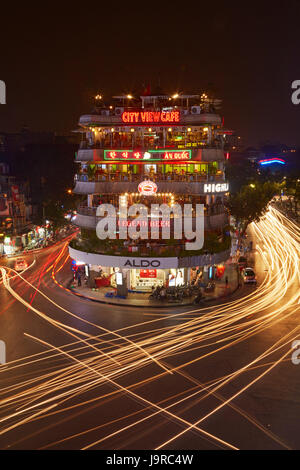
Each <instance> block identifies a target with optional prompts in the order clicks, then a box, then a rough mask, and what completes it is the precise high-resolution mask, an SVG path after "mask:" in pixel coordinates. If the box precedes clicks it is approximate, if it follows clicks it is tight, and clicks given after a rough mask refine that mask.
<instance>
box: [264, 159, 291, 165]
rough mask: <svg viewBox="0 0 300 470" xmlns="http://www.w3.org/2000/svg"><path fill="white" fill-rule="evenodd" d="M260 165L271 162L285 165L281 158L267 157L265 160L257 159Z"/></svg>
mask: <svg viewBox="0 0 300 470" xmlns="http://www.w3.org/2000/svg"><path fill="white" fill-rule="evenodd" d="M258 163H259V164H260V165H271V164H272V163H280V164H281V165H285V161H284V160H283V159H282V158H267V159H266V160H259V162H258Z"/></svg>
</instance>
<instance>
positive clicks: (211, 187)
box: [204, 183, 229, 193]
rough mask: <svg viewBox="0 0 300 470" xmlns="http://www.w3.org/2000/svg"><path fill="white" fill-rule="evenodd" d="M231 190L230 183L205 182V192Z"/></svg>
mask: <svg viewBox="0 0 300 470" xmlns="http://www.w3.org/2000/svg"><path fill="white" fill-rule="evenodd" d="M228 190H229V184H228V183H205V184H204V192H205V193H226V192H227V191H228Z"/></svg>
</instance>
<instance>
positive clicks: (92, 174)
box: [87, 164, 96, 181]
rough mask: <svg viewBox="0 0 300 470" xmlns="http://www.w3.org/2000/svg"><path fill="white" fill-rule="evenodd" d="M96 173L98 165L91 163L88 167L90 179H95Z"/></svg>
mask: <svg viewBox="0 0 300 470" xmlns="http://www.w3.org/2000/svg"><path fill="white" fill-rule="evenodd" d="M95 173H96V165H94V164H91V165H89V166H88V168H87V174H88V179H89V181H92V180H93V179H94V177H95Z"/></svg>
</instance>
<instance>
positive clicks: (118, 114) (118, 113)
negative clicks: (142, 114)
mask: <svg viewBox="0 0 300 470" xmlns="http://www.w3.org/2000/svg"><path fill="white" fill-rule="evenodd" d="M123 113H124V108H115V114H116V115H117V116H121V114H123Z"/></svg>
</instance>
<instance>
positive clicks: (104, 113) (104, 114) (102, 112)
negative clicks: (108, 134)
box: [101, 109, 109, 116]
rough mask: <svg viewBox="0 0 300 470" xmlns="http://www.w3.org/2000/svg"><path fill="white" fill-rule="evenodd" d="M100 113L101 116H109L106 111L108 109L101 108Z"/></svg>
mask: <svg viewBox="0 0 300 470" xmlns="http://www.w3.org/2000/svg"><path fill="white" fill-rule="evenodd" d="M101 115H102V116H109V111H108V109H101Z"/></svg>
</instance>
